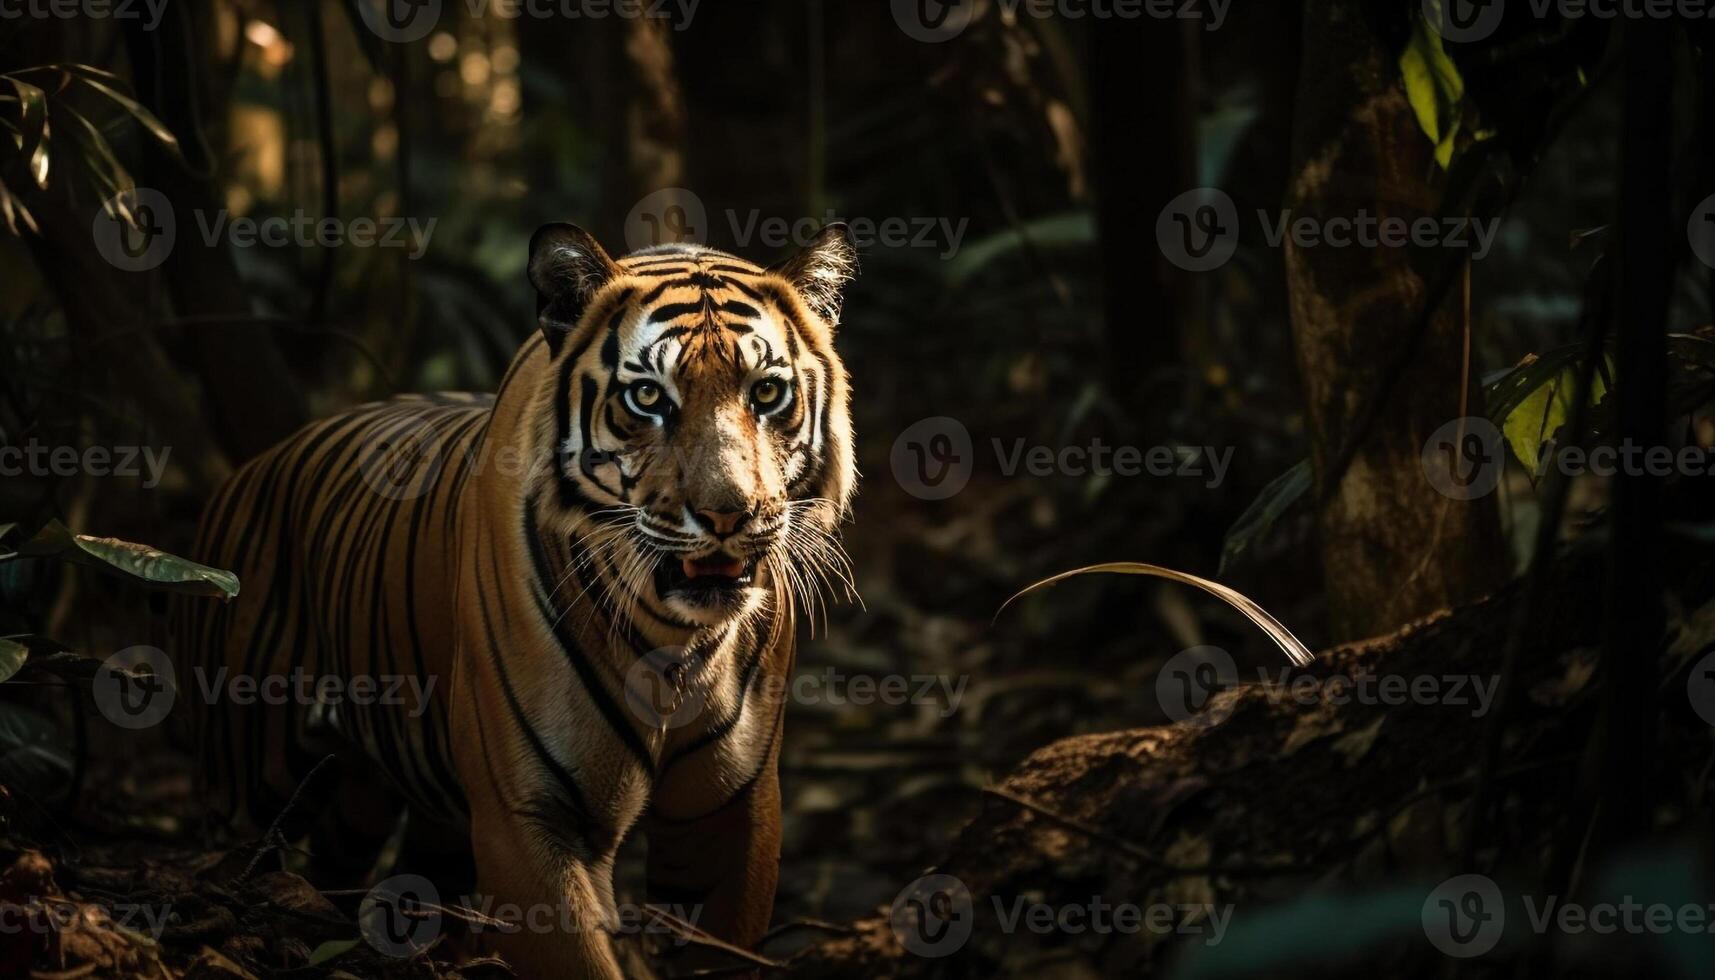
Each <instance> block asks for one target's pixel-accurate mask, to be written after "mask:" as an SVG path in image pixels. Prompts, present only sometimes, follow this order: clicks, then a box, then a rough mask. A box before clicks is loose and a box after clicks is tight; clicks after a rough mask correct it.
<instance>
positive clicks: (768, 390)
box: [750, 378, 786, 408]
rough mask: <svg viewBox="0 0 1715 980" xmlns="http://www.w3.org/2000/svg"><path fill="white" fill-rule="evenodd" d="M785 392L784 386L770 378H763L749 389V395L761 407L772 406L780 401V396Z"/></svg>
mask: <svg viewBox="0 0 1715 980" xmlns="http://www.w3.org/2000/svg"><path fill="white" fill-rule="evenodd" d="M785 393H786V386H785V385H783V384H781V383H780V382H778V381H775V380H773V379H770V378H764V379H763V380H761V381H758V382H757V383H756V386H755V387H753V388H751V389H750V397H751V399H752V400H753V401H755V402H756V404H757V405H758V406H759V407H761V408H772V407H774V406H775V405H777V404H779V403H780V398H781V396H782V395H784V394H785Z"/></svg>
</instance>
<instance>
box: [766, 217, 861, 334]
mask: <svg viewBox="0 0 1715 980" xmlns="http://www.w3.org/2000/svg"><path fill="white" fill-rule="evenodd" d="M769 271H770V272H775V273H778V274H780V275H781V276H784V277H785V278H786V280H787V281H788V282H790V283H791V284H792V286H793V288H795V289H797V290H798V295H799V296H801V297H803V300H804V305H806V306H808V307H809V308H810V309H812V310H814V311H816V315H818V316H820V317H821V318H822V319H823V320H825V321H827V324H828V326H830V327H834V326H838V325H839V322H840V302H841V300H842V299H843V298H844V294H845V288H846V283H848V282H851V281H852V280H853V279H855V278H857V272H858V255H857V249H856V248H855V247H854V246H853V245H852V234H851V229H849V228H847V227H846V225H845V222H843V221H836V222H834V223H833V224H831V225H826V226H824V227H823V228H822V230H821V231H819V232H817V233H816V237H815V238H814V239H813V240H812V241H811V242H810V244H809V245H808V246H807V247H806V248H805V249H804V250H803V251H802V252H799V253H798V254H797V255H794V256H792V257H791V258H789V259H787V260H786V261H784V262H781V263H779V264H777V265H775V266H773V267H771V268H770V269H769Z"/></svg>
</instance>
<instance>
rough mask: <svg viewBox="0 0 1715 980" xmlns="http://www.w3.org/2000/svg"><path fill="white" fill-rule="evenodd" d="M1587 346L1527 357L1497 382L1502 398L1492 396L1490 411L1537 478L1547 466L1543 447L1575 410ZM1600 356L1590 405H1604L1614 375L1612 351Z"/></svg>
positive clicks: (1521, 459) (1519, 458) (1516, 452)
mask: <svg viewBox="0 0 1715 980" xmlns="http://www.w3.org/2000/svg"><path fill="white" fill-rule="evenodd" d="M1563 350H1565V349H1564V348H1563ZM1583 350H1584V348H1583V347H1582V346H1578V347H1575V348H1572V349H1571V354H1570V355H1567V356H1548V355H1544V356H1543V357H1537V356H1535V355H1532V356H1530V357H1527V358H1525V359H1524V360H1523V361H1521V362H1519V365H1518V366H1517V367H1516V368H1514V369H1513V371H1512V372H1511V373H1509V374H1508V375H1507V376H1506V377H1504V378H1502V379H1501V380H1500V381H1498V382H1496V384H1495V386H1494V388H1495V389H1496V391H1497V395H1498V396H1499V397H1497V398H1495V399H1491V400H1492V401H1493V402H1494V403H1495V408H1494V409H1493V410H1492V411H1491V412H1490V415H1491V417H1493V418H1494V419H1495V420H1496V422H1497V423H1498V424H1499V425H1500V428H1501V434H1502V435H1504V436H1505V437H1506V441H1507V446H1508V447H1509V448H1510V449H1512V452H1513V456H1514V457H1516V458H1517V459H1518V461H1519V462H1520V463H1523V464H1524V468H1525V471H1526V472H1527V473H1528V474H1529V475H1530V478H1531V482H1533V483H1534V482H1535V481H1536V480H1538V479H1540V478H1541V477H1542V474H1543V471H1544V464H1545V460H1544V458H1543V452H1542V448H1543V446H1544V445H1546V444H1547V443H1549V442H1550V441H1551V440H1552V439H1553V438H1554V434H1555V433H1556V432H1558V431H1559V430H1560V427H1561V426H1563V425H1565V424H1566V420H1567V419H1568V418H1570V417H1571V415H1572V397H1573V395H1574V393H1575V392H1576V391H1577V390H1578V370H1579V364H1578V361H1579V360H1580V358H1579V355H1580V354H1581V353H1582V352H1583ZM1602 361H1603V363H1602V365H1601V368H1602V369H1601V370H1599V371H1597V372H1596V374H1595V375H1594V376H1593V377H1592V378H1591V384H1590V404H1591V405H1597V404H1600V403H1601V401H1602V399H1603V398H1605V397H1606V396H1607V394H1608V386H1607V383H1606V381H1605V379H1606V378H1608V377H1611V376H1612V372H1613V364H1612V359H1611V355H1608V354H1603V355H1602Z"/></svg>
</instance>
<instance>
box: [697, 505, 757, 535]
mask: <svg viewBox="0 0 1715 980" xmlns="http://www.w3.org/2000/svg"><path fill="white" fill-rule="evenodd" d="M692 516H694V517H695V518H696V519H697V523H698V524H701V525H702V526H703V527H704V528H706V529H707V530H708V532H709V533H710V534H712V535H714V536H715V537H716V538H718V539H720V540H722V541H724V540H726V539H727V538H730V537H732V536H733V535H734V534H736V533H738V529H739V528H741V527H744V525H745V524H747V523H749V521H750V518H751V512H750V511H748V510H699V511H695V512H694V513H693V515H692Z"/></svg>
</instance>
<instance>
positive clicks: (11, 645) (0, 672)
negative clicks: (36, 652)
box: [0, 640, 30, 683]
mask: <svg viewBox="0 0 1715 980" xmlns="http://www.w3.org/2000/svg"><path fill="white" fill-rule="evenodd" d="M29 656H30V648H29V647H27V646H25V645H24V644H22V643H19V642H18V641H17V640H0V683H4V682H6V681H8V680H11V679H12V675H14V674H16V673H17V672H18V670H19V668H21V667H23V666H24V661H25V660H26V659H27V658H28V657H29Z"/></svg>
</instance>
